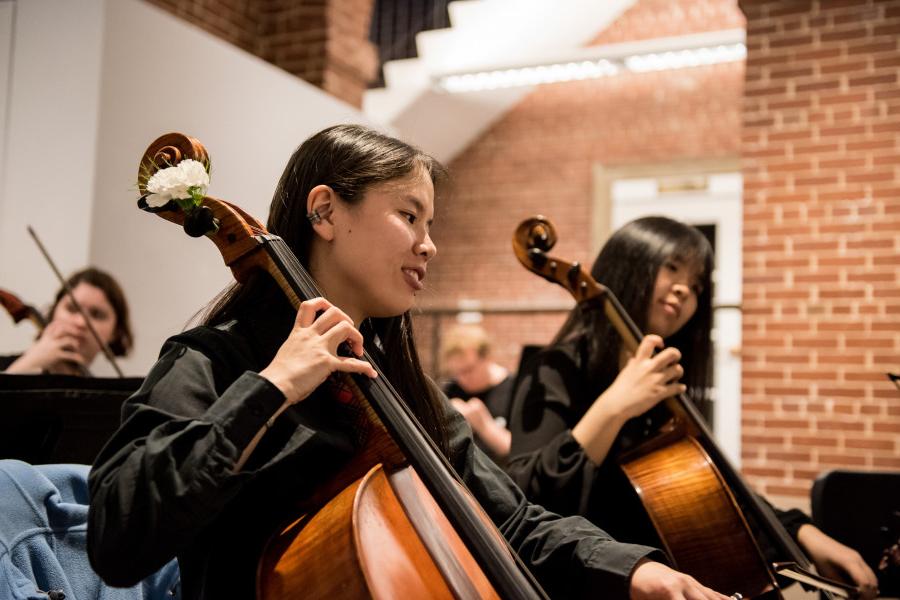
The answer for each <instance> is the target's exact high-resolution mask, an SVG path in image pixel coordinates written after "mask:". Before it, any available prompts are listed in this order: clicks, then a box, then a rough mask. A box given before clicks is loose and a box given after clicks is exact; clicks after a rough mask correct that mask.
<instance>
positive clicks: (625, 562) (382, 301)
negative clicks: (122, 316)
mask: <svg viewBox="0 0 900 600" xmlns="http://www.w3.org/2000/svg"><path fill="white" fill-rule="evenodd" d="M442 173H443V171H442V169H441V167H440V165H439V164H438V163H437V162H435V161H434V160H433V159H432V158H430V157H428V156H427V155H425V154H423V153H421V152H419V151H417V150H415V149H414V148H412V147H410V146H408V145H407V144H405V143H403V142H400V141H398V140H396V139H393V138H390V137H387V136H385V135H382V134H379V133H377V132H374V131H372V130H370V129H367V128H364V127H360V126H336V127H332V128H329V129H326V130H324V131H322V132H320V133H318V134H316V135H314V136H312V137H311V138H310V139H308V140H307V141H306V142H304V143H303V144H302V145H301V146H300V148H299V149H298V150H297V151H296V152H295V154H294V155H293V157H292V158H291V159H290V161H289V162H288V165H287V167H286V169H285V171H284V174H283V176H282V178H281V182H280V183H279V185H278V188H277V190H276V192H275V196H274V199H273V201H272V205H271V211H270V215H269V222H268V229H269V232H270V233H273V234H276V235H278V236H281V237H282V238H283V239H284V241H285V242H286V243H287V245H288V246H289V247H290V248H291V250H292V251H293V252H294V254H296V256H297V258H298V259H299V261H300V263H302V264H303V265H304V266H305V267H306V269H307V270H308V271H309V273H310V274H311V275H312V277H313V278H314V279H315V281H316V283H317V284H318V285H319V287H320V289H321V290H323V291H324V294H325V295H326V296H327V297H328V299H327V300H326V299H324V298H315V299H312V300H308V301H306V302H303V303H302V304H301V306H300V309H299V311H294V310H292V309H291V306H290V304H288V302H287V301H286V300H284V299H283V295H282V293H281V292H280V291H279V290H278V289H277V288H276V286H275V284H274V283H272V282H271V281H270V280H269V279H268V278H267V277H262V276H261V277H258V278H255V279H252V280H250V281H248V282H247V283H246V284H242V285H238V286H236V287H234V288H233V289H232V290H231V292H230V293H228V294H227V295H226V296H225V297H224V298H223V299H222V300H221V301H220V302H219V303H218V304H217V305H216V306H215V307H213V309H212V311H211V314H210V316H209V317H208V319H207V320H206V323H205V324H204V325H203V326H202V327H199V328H196V329H193V330H191V331H188V332H186V333H183V334H181V335H177V336H175V337H173V338H171V339H170V340H169V341H168V342H167V343H166V344H165V346H164V347H163V349H162V352H161V356H160V359H159V362H157V364H156V365H155V366H154V367H153V369H152V370H151V371H150V373H149V375H148V376H147V379H146V382H145V383H144V386H143V387H142V388H141V390H139V391H138V392H137V394H136V395H135V396H134V397H132V398H131V399H130V400H129V401H128V403H127V404H126V407H125V409H124V422H123V424H122V426H121V428H120V430H119V431H118V433H117V434H116V435H115V436H114V437H113V438H112V439H111V441H110V442H109V444H108V445H107V446H106V448H105V449H104V450H103V452H102V453H101V454H100V456H99V457H98V459H97V461H96V462H95V466H94V469H93V471H92V472H91V476H90V489H91V509H90V516H89V530H88V531H89V536H88V545H89V552H90V557H91V561H92V564H93V566H94V568H95V569H96V570H97V572H98V573H100V574H101V575H102V576H103V577H104V578H105V579H106V580H107V581H108V582H110V583H113V584H123V585H124V584H128V583H132V582H135V581H138V580H140V579H141V578H142V577H144V576H146V574H148V573H151V572H153V570H155V569H157V568H159V566H160V565H162V564H164V563H165V562H166V561H168V560H169V559H170V558H171V557H173V556H177V557H178V561H179V565H180V567H181V570H182V583H183V589H182V595H183V597H184V598H187V599H199V598H203V599H212V598H249V597H252V595H253V594H254V577H255V574H256V564H257V558H258V556H259V554H260V551H261V548H262V546H263V544H264V542H265V540H266V538H267V537H268V535H269V534H270V533H271V532H272V531H273V530H274V529H275V528H276V527H277V526H278V525H279V524H280V523H282V522H283V520H284V519H285V517H287V516H288V515H290V514H291V512H292V507H293V506H294V505H295V504H296V502H297V500H298V499H300V498H303V497H306V496H309V495H310V494H311V493H313V490H314V489H315V487H316V485H317V484H318V483H320V482H321V481H323V480H325V479H327V478H328V476H329V475H330V474H332V473H334V472H336V471H337V470H340V469H341V467H342V465H343V464H344V463H345V462H346V461H347V460H348V459H349V457H350V456H351V455H352V454H353V451H354V440H353V437H352V433H351V432H350V431H348V427H347V426H346V423H345V422H344V421H342V419H341V416H340V415H341V413H340V412H339V411H338V410H337V407H336V402H335V399H334V398H333V397H332V395H331V394H330V393H329V384H328V383H327V381H328V379H329V376H330V375H331V374H332V373H336V372H343V373H359V374H364V375H367V376H369V377H374V376H375V375H376V373H375V371H374V370H373V368H372V366H371V365H370V364H369V363H368V362H365V361H362V360H359V359H357V358H354V357H352V356H350V357H347V356H344V355H343V354H342V353H339V352H338V347H339V345H342V344H344V343H346V344H348V345H349V346H350V348H351V349H352V352H353V353H355V354H357V355H359V354H360V353H362V351H363V349H364V348H365V349H366V350H367V351H368V352H369V353H370V354H371V355H372V356H373V357H375V360H376V361H377V362H378V363H379V366H380V368H381V369H382V371H383V373H385V374H386V376H387V377H388V378H389V379H390V380H391V381H392V383H393V384H394V385H395V386H397V388H398V390H399V392H400V394H401V396H402V397H403V398H405V399H406V400H407V402H408V403H409V404H410V408H411V410H412V411H413V412H414V413H415V415H416V416H417V417H418V419H419V421H420V422H421V423H422V425H423V426H424V428H425V429H426V430H427V431H428V433H429V434H430V436H431V437H432V438H433V440H434V441H435V443H436V444H437V445H438V447H439V448H440V449H441V451H442V452H443V453H445V455H446V456H447V457H448V459H449V460H450V462H451V463H452V464H453V466H454V467H455V469H456V471H458V472H459V473H460V475H461V476H462V478H463V480H464V481H465V483H466V484H467V486H468V487H469V488H470V489H471V490H472V492H473V493H474V494H475V496H476V497H477V499H478V500H479V501H480V503H481V504H482V506H483V507H484V508H485V510H486V512H487V513H488V515H489V516H490V518H491V520H492V521H493V522H494V523H496V524H497V526H498V527H499V529H500V531H501V532H502V534H503V535H504V536H505V537H506V539H507V540H508V541H509V542H510V544H511V545H512V547H513V548H514V549H515V550H516V551H517V552H518V554H519V555H520V556H521V557H522V558H523V560H524V561H525V563H526V564H527V566H528V567H530V568H531V569H532V570H533V572H534V574H535V575H536V576H537V578H538V580H539V581H540V582H541V584H542V585H543V586H545V588H546V589H547V591H548V592H550V593H551V594H552V595H561V594H567V595H568V597H572V596H573V595H574V596H577V597H587V596H592V597H603V598H616V597H617V598H628V597H631V598H636V599H641V598H648V599H649V598H672V599H676V598H692V599H698V600H699V599H708V600H715V599H718V600H723V599H724V596H722V595H720V594H718V593H716V592H713V591H712V590H709V589H707V588H705V587H703V586H701V585H699V584H698V583H697V582H696V581H694V580H693V579H692V578H690V577H687V576H685V575H683V574H681V573H677V572H675V571H673V570H671V569H669V568H668V567H666V566H664V565H663V564H661V563H659V562H655V561H654V560H652V559H653V558H655V555H654V552H653V550H652V549H651V548H648V547H644V546H636V545H629V544H620V543H618V542H616V541H614V540H613V539H611V538H610V537H609V536H608V535H606V534H605V533H604V532H602V531H600V530H599V529H597V528H596V527H594V526H593V525H591V524H589V523H588V522H587V521H586V520H584V519H581V518H578V517H574V518H560V517H559V516H557V515H555V514H552V513H549V512H547V511H545V510H544V509H542V508H540V507H539V506H536V505H533V504H529V503H528V502H527V501H526V500H525V498H524V496H523V495H522V493H521V491H520V490H519V489H518V488H517V487H515V485H514V484H513V483H512V482H511V481H510V480H509V478H508V477H506V476H505V474H504V473H503V472H502V471H500V470H499V468H498V467H496V466H495V465H494V464H493V462H492V461H491V460H490V459H488V458H487V457H486V456H485V455H484V454H483V453H482V452H480V451H479V450H478V449H477V448H476V446H475V444H474V443H473V441H472V436H471V430H470V429H469V428H468V427H467V426H466V425H465V421H464V420H463V418H462V417H461V416H459V415H458V414H457V413H456V412H455V411H453V410H449V409H448V405H447V401H446V398H445V397H443V396H442V395H441V394H440V393H439V392H438V391H436V387H435V386H434V385H433V384H432V383H431V382H430V381H429V380H428V379H427V378H426V377H425V375H424V374H423V372H422V369H421V368H420V366H419V362H418V358H417V356H416V351H415V348H414V345H413V337H412V331H411V324H410V317H409V313H408V311H409V310H410V308H411V307H412V306H413V302H414V299H415V295H416V293H417V292H419V291H420V290H422V289H423V287H424V280H425V275H426V272H427V268H428V263H429V262H430V260H431V259H432V258H433V257H434V255H435V252H436V248H435V246H434V243H433V242H432V240H431V237H430V235H429V228H430V226H431V222H432V219H433V217H434V201H435V184H437V183H439V182H440V181H441V177H442ZM438 189H440V188H438ZM283 407H287V408H286V410H285V411H284V412H283V413H279V411H280V409H281V408H283ZM279 414H280V416H278V417H277V418H274V419H273V416H275V415H279ZM260 432H264V434H263V435H262V436H261V438H260V436H259V435H258V434H259V433H260ZM256 438H260V440H261V441H259V443H258V445H255V446H254V444H252V443H251V440H254V439H256Z"/></svg>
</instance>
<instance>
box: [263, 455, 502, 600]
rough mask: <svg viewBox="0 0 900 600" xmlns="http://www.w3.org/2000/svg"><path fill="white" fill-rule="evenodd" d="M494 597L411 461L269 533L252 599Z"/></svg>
mask: <svg viewBox="0 0 900 600" xmlns="http://www.w3.org/2000/svg"><path fill="white" fill-rule="evenodd" d="M459 597H462V598H484V599H489V598H499V596H498V595H497V593H496V592H495V591H494V589H493V588H492V586H491V584H490V582H489V581H488V579H487V577H486V576H485V575H484V573H483V572H482V571H481V569H480V568H479V567H478V564H477V563H476V561H475V559H474V558H473V557H472V555H471V553H469V552H468V550H467V549H466V546H465V544H464V543H463V542H462V540H461V539H460V538H459V536H458V535H457V534H456V532H455V531H454V529H453V527H452V525H451V524H450V523H449V522H448V521H447V519H446V517H444V515H443V513H442V511H441V510H440V508H439V507H438V506H437V504H436V503H435V502H434V499H433V498H431V496H430V494H428V493H427V490H426V489H425V487H424V485H423V484H422V482H421V480H420V479H419V478H418V476H417V475H416V474H415V471H413V470H412V469H411V468H410V467H405V468H402V469H399V470H396V471H394V472H391V473H389V472H387V471H386V470H385V469H384V468H383V467H382V466H381V465H378V466H376V467H373V468H372V469H371V470H370V471H369V472H368V473H367V474H366V475H365V476H364V477H362V478H360V479H358V480H357V481H355V482H354V483H353V484H351V485H349V486H347V487H346V488H345V489H344V490H342V491H341V492H340V493H339V494H338V495H337V496H336V497H335V498H333V499H332V500H331V501H330V502H328V503H327V504H326V505H325V506H324V507H322V508H321V509H320V510H319V511H318V512H316V513H315V514H313V515H310V516H304V517H301V518H300V519H297V520H296V521H295V522H294V523H292V524H291V525H289V526H288V527H286V528H285V529H284V530H283V531H282V532H281V533H279V534H278V535H277V536H275V537H273V538H272V539H271V541H270V542H269V545H268V546H267V548H266V550H265V553H264V555H263V558H262V559H261V561H260V564H259V571H258V576H257V598H266V599H275V598H278V599H288V600H290V599H293V598H296V599H297V600H300V599H304V598H335V599H337V598H348V599H350V598H383V599H385V600H387V599H392V598H435V599H436V600H438V599H446V600H451V599H452V598H459Z"/></svg>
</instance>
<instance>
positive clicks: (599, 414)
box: [506, 217, 877, 598]
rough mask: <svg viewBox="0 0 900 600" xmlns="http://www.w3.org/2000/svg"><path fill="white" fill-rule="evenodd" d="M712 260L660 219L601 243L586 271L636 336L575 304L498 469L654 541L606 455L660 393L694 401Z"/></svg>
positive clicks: (523, 395) (832, 551) (834, 551)
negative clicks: (632, 342)
mask: <svg viewBox="0 0 900 600" xmlns="http://www.w3.org/2000/svg"><path fill="white" fill-rule="evenodd" d="M712 269H713V255H712V248H711V246H710V244H709V242H708V241H707V240H706V238H705V237H704V236H703V234H702V233H701V232H700V231H699V230H698V229H696V228H694V227H690V226H688V225H685V224H683V223H680V222H678V221H673V220H672V219H668V218H665V217H645V218H642V219H637V220H635V221H632V222H630V223H628V224H626V225H624V226H623V227H622V228H621V229H619V230H618V231H616V232H615V233H614V234H613V235H612V236H611V237H610V239H609V240H608V241H607V242H606V244H605V245H604V246H603V248H602V249H601V251H600V254H599V255H598V256H597V260H596V261H595V262H594V265H593V267H592V268H591V276H592V277H593V278H594V279H595V280H596V281H597V282H598V283H600V284H602V285H604V286H606V287H607V288H608V289H609V290H610V291H611V292H612V293H613V295H615V296H616V297H617V298H618V299H619V301H620V302H621V303H622V306H623V307H624V308H625V311H626V312H627V313H628V314H629V315H630V316H631V318H632V319H633V320H634V322H635V324H636V325H637V327H638V329H640V330H641V331H644V332H646V333H647V334H648V335H646V336H644V339H643V341H642V342H641V344H640V346H639V347H638V349H637V351H636V353H635V355H634V356H630V355H629V354H628V352H627V351H626V350H625V348H624V346H623V344H622V340H621V337H620V336H619V334H618V333H617V332H616V330H615V329H614V328H613V325H612V324H611V322H610V321H609V320H608V319H607V318H606V317H605V316H604V315H603V312H602V311H601V310H600V309H599V308H597V307H589V308H585V307H584V306H582V305H577V306H576V307H575V308H574V309H573V310H572V312H571V313H570V314H569V318H568V319H567V320H566V322H565V323H564V324H563V326H562V328H561V329H560V331H559V332H558V333H557V335H556V338H555V339H554V340H553V341H552V342H551V343H550V344H549V345H548V346H547V347H546V348H545V349H543V350H542V351H541V352H540V353H539V354H537V355H536V356H535V357H534V358H533V359H532V360H531V361H529V362H528V363H527V366H526V367H525V368H524V369H523V372H522V373H521V374H520V377H519V380H518V385H517V388H516V391H515V394H514V400H513V408H512V412H511V415H512V416H511V419H510V421H511V422H510V430H511V431H512V451H511V453H510V456H511V458H510V459H509V461H508V463H507V467H506V468H507V471H508V473H509V474H510V475H511V476H512V478H513V480H515V481H516V482H517V483H518V484H519V486H520V487H521V488H522V489H523V490H524V491H525V494H526V496H528V498H529V499H530V500H531V501H532V502H536V503H538V504H542V505H543V506H545V507H546V508H548V509H549V510H553V511H556V512H558V513H560V514H570V515H571V514H577V515H582V516H585V517H587V518H588V519H590V520H591V521H592V522H594V523H595V524H597V525H598V526H599V527H602V528H603V529H605V530H607V531H609V532H610V533H611V534H612V535H613V536H614V537H615V538H616V539H619V540H623V541H630V542H634V543H641V544H648V545H655V546H659V545H660V541H659V539H658V536H657V535H656V532H655V530H654V528H653V526H652V524H651V523H650V520H649V517H648V516H647V514H646V512H645V511H644V508H643V505H642V503H641V500H640V498H639V497H638V495H637V493H636V491H635V490H634V488H633V487H632V486H631V484H630V483H629V481H628V479H627V478H626V476H625V474H624V473H623V472H622V470H621V469H620V468H619V466H618V464H617V461H616V455H617V451H618V450H619V449H620V448H622V447H623V445H626V446H627V445H632V443H633V442H635V441H637V440H640V436H641V435H642V433H641V430H642V429H643V428H644V427H645V424H646V421H647V420H650V421H653V420H656V421H657V424H661V422H663V421H661V420H660V419H665V418H667V414H668V413H666V412H665V410H662V411H660V409H662V408H663V407H661V406H659V407H658V408H657V409H656V410H654V407H657V406H658V405H659V403H660V402H661V401H662V400H664V399H666V398H668V397H671V396H674V395H676V394H679V393H684V392H687V393H688V395H689V397H690V398H691V399H692V400H693V401H694V402H696V403H699V402H700V401H702V400H703V399H704V396H705V394H706V391H707V390H708V389H709V388H710V386H711V384H712V382H711V381H710V373H711V370H710V365H709V361H710V359H711V353H710V345H711V344H710V330H711V327H712V293H711V289H710V288H711V284H712V282H711V273H712ZM664 345H665V349H664V350H661V351H660V352H658V353H655V352H656V351H657V350H659V349H661V348H663V346H664ZM776 515H777V516H778V519H779V520H780V521H781V523H782V525H783V526H784V528H785V529H786V530H787V532H788V533H789V534H790V535H791V536H792V537H793V538H794V539H795V540H796V541H797V542H799V544H800V546H801V547H802V548H803V550H805V551H806V553H807V555H808V556H809V558H811V559H812V561H813V562H814V563H815V565H816V568H817V569H818V571H819V573H821V574H822V575H825V576H826V577H831V578H833V579H837V580H845V581H848V582H853V583H855V584H856V585H857V586H860V587H861V588H862V592H863V597H864V598H872V597H874V595H875V592H876V588H877V581H876V578H875V574H874V573H873V572H872V570H871V569H870V568H869V567H868V566H867V565H866V563H865V562H864V561H863V559H862V557H861V556H860V555H859V553H858V552H856V551H855V550H853V549H852V548H849V547H847V546H845V545H843V544H841V543H839V542H838V541H837V540H834V539H832V538H831V537H829V536H827V535H825V534H824V533H823V532H822V531H820V530H819V529H818V528H816V527H815V526H814V525H813V524H812V522H811V520H810V518H809V517H808V516H806V515H805V514H803V513H802V512H801V511H799V510H796V509H795V510H789V511H777V510H776ZM770 558H774V557H770Z"/></svg>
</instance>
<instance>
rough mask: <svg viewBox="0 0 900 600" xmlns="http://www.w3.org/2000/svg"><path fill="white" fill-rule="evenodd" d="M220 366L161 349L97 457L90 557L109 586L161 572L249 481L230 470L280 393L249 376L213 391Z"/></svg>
mask: <svg viewBox="0 0 900 600" xmlns="http://www.w3.org/2000/svg"><path fill="white" fill-rule="evenodd" d="M217 369H218V367H216V368H214V366H213V363H212V362H211V361H210V359H209V358H208V357H207V356H206V355H205V354H203V353H201V352H200V351H198V350H196V349H193V348H189V347H187V346H185V345H183V344H181V343H173V342H169V343H167V344H166V346H165V347H164V348H163V351H162V353H161V358H160V360H159V361H158V362H157V364H156V365H155V366H154V367H153V369H152V370H151V372H150V373H149V374H148V376H147V378H146V380H145V382H144V384H143V386H142V387H141V389H140V390H138V392H137V393H136V394H135V395H134V396H132V398H130V399H129V400H128V401H127V403H126V405H125V407H124V408H123V424H122V426H121V427H120V429H119V430H118V431H117V432H116V434H115V435H114V436H113V438H112V439H111V440H110V441H109V442H108V443H107V445H106V446H105V447H104V449H103V450H102V451H101V453H100V455H99V456H98V458H97V460H96V461H95V464H94V467H93V469H92V470H91V473H90V477H89V485H90V493H91V505H90V510H89V515H88V553H89V556H90V560H91V565H92V566H93V568H94V570H95V571H97V573H98V574H100V575H101V576H102V577H103V578H104V579H105V580H106V581H107V582H108V583H110V584H112V585H120V586H128V585H132V584H134V583H135V582H137V581H139V580H140V579H142V578H144V577H146V576H147V575H148V574H150V573H152V572H154V571H155V570H157V569H158V568H160V567H161V566H162V565H163V564H165V563H166V562H167V561H168V560H170V559H171V558H172V556H174V555H176V554H177V553H178V552H179V551H180V550H181V549H182V548H184V547H185V546H186V545H187V544H188V543H189V542H190V541H191V540H192V538H193V537H194V536H196V535H197V534H198V532H200V531H201V530H202V529H203V527H204V526H206V525H207V524H208V523H209V522H210V520H211V519H213V518H214V517H215V516H216V515H217V514H219V513H220V511H221V510H222V508H223V507H224V505H225V504H226V503H227V502H228V501H229V499H231V498H232V497H233V496H234V495H235V493H236V492H237V490H238V489H239V487H240V484H241V482H242V481H244V480H246V479H247V478H251V477H253V472H252V471H248V472H242V473H240V474H237V475H235V474H233V472H232V471H233V469H234V466H235V463H236V461H237V460H238V458H239V457H240V454H241V452H242V450H243V449H244V448H245V447H246V446H247V444H248V443H249V441H250V440H251V439H252V437H253V436H254V435H255V434H256V432H257V431H258V430H259V429H260V428H261V427H262V426H263V425H264V424H265V422H266V420H267V419H268V418H269V417H270V416H271V415H272V414H274V412H275V411H276V410H277V408H278V407H279V406H280V405H281V404H282V402H283V400H284V397H283V395H282V394H281V392H280V391H279V390H278V388H276V387H275V386H274V385H272V384H271V383H270V382H269V381H267V380H266V379H265V378H263V377H260V376H259V375H257V374H256V373H253V372H249V371H247V372H244V373H242V374H240V375H236V377H237V378H236V379H234V377H231V378H230V379H228V381H231V380H233V383H230V385H228V386H227V387H226V388H224V389H221V390H217V379H219V380H220V381H221V379H222V378H221V377H218V378H217V373H216V370H217Z"/></svg>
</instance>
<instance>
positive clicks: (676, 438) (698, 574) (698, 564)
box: [619, 433, 777, 598]
mask: <svg viewBox="0 0 900 600" xmlns="http://www.w3.org/2000/svg"><path fill="white" fill-rule="evenodd" d="M667 435H668V436H671V439H668V440H667V439H663V437H664V436H667ZM619 465H620V466H621V467H622V470H623V471H624V472H625V475H626V476H627V477H628V480H629V481H630V482H631V485H632V487H633V488H634V489H635V490H636V491H637V493H638V495H639V496H640V498H641V502H642V503H643V505H644V508H645V509H646V511H647V514H648V515H649V516H650V520H651V521H652V522H653V526H654V528H655V529H656V531H657V533H658V534H659V536H660V539H661V540H662V543H663V546H664V550H665V551H666V553H667V554H668V555H669V557H670V558H671V559H672V561H673V562H674V566H675V567H676V568H677V569H678V570H680V571H683V572H685V573H688V574H690V575H691V576H693V577H694V578H695V579H697V580H698V581H700V582H701V583H702V584H703V585H705V586H707V587H710V588H712V589H714V590H722V591H723V592H727V593H732V592H739V593H741V594H742V595H743V596H744V597H746V598H755V597H758V596H760V595H762V594H763V593H764V592H767V591H775V593H776V594H777V591H776V590H777V588H776V585H775V581H774V579H773V578H772V575H771V573H770V572H769V570H768V568H767V566H766V563H765V560H764V559H763V556H762V553H761V552H760V549H759V546H758V545H757V543H756V540H755V539H754V537H753V535H752V534H751V532H750V527H749V525H748V523H747V520H746V518H745V517H744V514H743V511H742V510H741V508H740V506H739V505H738V504H737V501H736V500H735V498H734V494H733V493H732V492H731V489H730V488H729V487H728V485H727V483H726V482H725V480H724V478H723V476H722V474H721V472H720V471H719V469H718V468H717V467H716V465H715V463H714V462H713V461H712V459H711V458H710V456H709V454H708V453H707V452H706V451H705V450H704V449H703V447H702V446H701V445H700V444H699V443H698V442H697V440H696V439H695V438H693V437H690V436H684V435H673V434H671V433H668V434H662V436H660V438H659V439H654V440H651V441H650V442H647V443H645V444H643V445H641V446H638V447H637V448H636V449H634V450H633V451H631V452H629V453H627V454H624V455H623V456H621V457H620V461H619Z"/></svg>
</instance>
